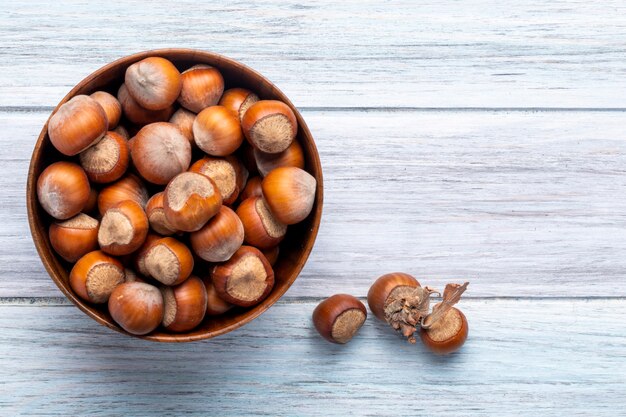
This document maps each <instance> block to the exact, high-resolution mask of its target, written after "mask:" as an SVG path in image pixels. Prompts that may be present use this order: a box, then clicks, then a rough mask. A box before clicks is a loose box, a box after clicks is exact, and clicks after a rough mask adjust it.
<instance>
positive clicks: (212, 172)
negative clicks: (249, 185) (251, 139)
mask: <svg viewBox="0 0 626 417" xmlns="http://www.w3.org/2000/svg"><path fill="white" fill-rule="evenodd" d="M189 170H190V171H191V172H197V173H199V174H202V175H204V176H207V177H209V178H211V179H212V180H213V182H215V185H216V186H217V188H218V190H219V191H220V195H221V196H222V202H223V203H224V204H232V203H234V202H235V200H237V197H238V196H239V192H240V191H241V189H242V188H243V186H244V184H245V182H246V180H247V178H248V171H247V170H246V168H245V167H244V166H243V165H242V164H241V162H239V160H238V159H237V158H235V157H234V156H232V155H231V156H227V157H224V158H217V157H212V156H205V157H204V158H202V159H200V160H198V161H196V162H195V163H194V164H193V165H191V168H189Z"/></svg>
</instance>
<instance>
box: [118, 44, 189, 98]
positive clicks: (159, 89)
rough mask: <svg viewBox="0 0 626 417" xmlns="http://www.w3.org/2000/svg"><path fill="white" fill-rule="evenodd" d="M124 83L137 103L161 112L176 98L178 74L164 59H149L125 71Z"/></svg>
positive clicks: (178, 86) (178, 87)
mask: <svg viewBox="0 0 626 417" xmlns="http://www.w3.org/2000/svg"><path fill="white" fill-rule="evenodd" d="M124 83H125V84H126V88H128V92H129V93H130V95H131V96H132V97H133V98H134V99H135V101H137V103H138V104H139V105H140V106H141V107H143V108H144V109H148V110H163V109H165V108H168V107H170V106H171V105H172V104H173V103H174V102H175V101H176V99H177V98H178V95H179V94H180V91H181V88H182V80H181V75H180V72H178V70H177V69H176V67H175V66H174V64H172V63H171V62H170V61H168V60H167V59H165V58H161V57H156V56H155V57H149V58H146V59H142V60H141V61H139V62H135V63H134V64H132V65H131V66H129V67H128V68H127V69H126V75H125V77H124Z"/></svg>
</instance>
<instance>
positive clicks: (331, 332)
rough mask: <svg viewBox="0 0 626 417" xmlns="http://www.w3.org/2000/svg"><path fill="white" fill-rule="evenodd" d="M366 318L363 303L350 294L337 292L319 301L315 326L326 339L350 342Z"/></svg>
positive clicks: (314, 321)
mask: <svg viewBox="0 0 626 417" xmlns="http://www.w3.org/2000/svg"><path fill="white" fill-rule="evenodd" d="M366 318H367V310H366V309H365V306H364V305H363V303H362V302H360V301H359V300H358V299H357V298H355V297H353V296H351V295H348V294H335V295H333V296H332V297H329V298H327V299H325V300H324V301H322V302H321V303H319V305H318V306H317V307H316V308H315V310H314V311H313V324H314V325H315V328H316V329H317V331H318V332H319V334H320V335H322V337H323V338H324V339H326V340H328V341H329V342H333V343H342V344H343V343H348V342H349V341H350V340H351V339H352V338H353V337H354V335H355V334H356V333H357V332H358V331H359V329H360V328H361V326H363V323H365V319H366Z"/></svg>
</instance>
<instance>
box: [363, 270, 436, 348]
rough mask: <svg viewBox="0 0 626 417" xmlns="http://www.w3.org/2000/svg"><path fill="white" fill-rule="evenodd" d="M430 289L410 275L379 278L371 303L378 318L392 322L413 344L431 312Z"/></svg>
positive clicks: (391, 274)
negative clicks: (422, 285) (423, 286)
mask: <svg viewBox="0 0 626 417" xmlns="http://www.w3.org/2000/svg"><path fill="white" fill-rule="evenodd" d="M430 292H431V291H430V290H429V289H428V288H422V287H421V286H420V284H419V282H418V281H417V280H416V279H415V278H414V277H412V276H411V275H409V274H405V273H402V272H393V273H390V274H385V275H383V276H381V277H380V278H378V279H377V280H376V281H375V282H374V284H372V286H371V287H370V289H369V292H368V293H367V303H368V304H369V307H370V310H371V311H372V313H373V314H374V316H376V318H378V319H380V320H383V321H385V322H386V323H388V324H389V325H390V326H391V327H392V328H393V329H394V330H396V331H398V332H400V333H401V334H402V335H403V336H404V337H406V338H407V339H408V341H409V342H411V343H415V337H414V334H415V332H416V331H417V326H419V324H420V322H421V320H422V318H423V317H424V316H425V315H426V314H427V313H428V308H429V297H430Z"/></svg>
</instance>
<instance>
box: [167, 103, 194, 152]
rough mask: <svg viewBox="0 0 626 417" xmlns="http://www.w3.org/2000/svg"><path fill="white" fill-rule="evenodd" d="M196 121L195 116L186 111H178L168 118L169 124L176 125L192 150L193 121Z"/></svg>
mask: <svg viewBox="0 0 626 417" xmlns="http://www.w3.org/2000/svg"><path fill="white" fill-rule="evenodd" d="M194 120H196V114H195V113H192V112H190V111H189V110H186V109H182V108H181V109H178V110H176V111H175V112H174V114H173V115H172V117H171V118H170V123H172V124H173V125H176V126H177V127H178V128H179V129H180V131H181V133H182V134H183V135H185V137H186V138H187V140H188V141H189V144H190V145H191V147H192V148H193V147H194V146H196V142H195V141H194V140H193V121H194Z"/></svg>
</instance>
